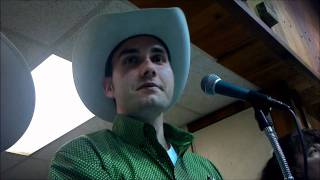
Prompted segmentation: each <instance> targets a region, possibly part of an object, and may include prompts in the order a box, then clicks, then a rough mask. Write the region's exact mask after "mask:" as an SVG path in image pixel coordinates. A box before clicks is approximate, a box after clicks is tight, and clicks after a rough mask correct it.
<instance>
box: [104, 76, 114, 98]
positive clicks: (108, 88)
mask: <svg viewBox="0 0 320 180" xmlns="http://www.w3.org/2000/svg"><path fill="white" fill-rule="evenodd" d="M103 88H104V94H105V95H106V96H107V97H109V98H114V92H113V86H112V78H111V77H106V78H104V81H103Z"/></svg>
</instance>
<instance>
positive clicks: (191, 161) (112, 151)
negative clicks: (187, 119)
mask: <svg viewBox="0 0 320 180" xmlns="http://www.w3.org/2000/svg"><path fill="white" fill-rule="evenodd" d="M164 134H165V138H166V140H167V142H168V143H169V144H171V145H172V146H173V148H174V149H175V151H176V152H177V155H178V160H177V162H176V164H175V166H174V165H173V164H172V162H171V160H170V158H169V156H168V154H167V152H166V150H165V149H164V148H163V147H162V146H161V145H160V144H159V143H158V141H157V138H156V131H155V129H154V128H153V127H152V126H150V125H148V124H144V123H142V122H140V121H137V120H135V119H132V118H129V117H126V116H122V115H117V116H116V118H115V120H114V124H113V128H112V131H110V130H102V131H98V132H95V133H92V134H88V135H85V136H81V137H79V138H77V139H75V140H73V141H71V142H69V143H68V144H66V145H64V146H63V147H62V148H61V149H60V150H59V151H58V152H57V153H56V154H55V157H54V158H53V160H52V164H51V167H50V172H49V178H50V179H183V180H186V179H216V180H220V179H222V177H221V175H220V174H219V172H218V170H217V169H216V168H215V166H214V165H213V164H212V163H211V162H210V161H209V160H207V159H205V158H203V157H201V156H199V155H196V154H194V153H191V152H189V151H187V150H188V148H189V147H190V145H191V143H192V139H193V136H192V135H191V134H190V133H188V132H185V131H182V130H180V129H178V128H175V127H173V126H171V125H169V124H164Z"/></svg>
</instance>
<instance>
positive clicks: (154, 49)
mask: <svg viewBox="0 0 320 180" xmlns="http://www.w3.org/2000/svg"><path fill="white" fill-rule="evenodd" d="M165 51H166V50H165V49H164V48H162V47H161V46H155V47H152V48H151V52H153V53H164V52H165Z"/></svg>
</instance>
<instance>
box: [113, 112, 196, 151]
mask: <svg viewBox="0 0 320 180" xmlns="http://www.w3.org/2000/svg"><path fill="white" fill-rule="evenodd" d="M163 128H164V135H165V138H166V140H167V143H170V144H171V145H172V146H173V147H174V149H175V151H176V152H177V154H178V155H179V156H180V155H182V154H183V153H184V152H185V151H186V150H187V149H188V148H189V147H190V145H191V143H192V140H193V135H192V134H191V133H188V132H186V131H183V130H181V129H179V128H176V127H173V126H171V125H169V124H167V123H164V126H163ZM112 131H113V132H114V133H115V134H116V135H118V136H120V137H121V139H123V140H124V141H126V142H128V143H130V144H133V145H136V146H139V145H141V144H144V143H145V142H146V138H151V139H152V140H154V141H156V131H155V129H154V128H153V126H151V125H149V124H146V123H143V122H141V121H139V120H137V119H134V118H132V117H128V116H125V115H119V114H118V115H116V117H115V119H114V121H113V127H112Z"/></svg>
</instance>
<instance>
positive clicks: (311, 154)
mask: <svg viewBox="0 0 320 180" xmlns="http://www.w3.org/2000/svg"><path fill="white" fill-rule="evenodd" d="M317 153H320V152H319V150H318V149H316V148H314V147H311V148H310V150H309V152H308V156H309V157H312V156H315V155H316V154H317Z"/></svg>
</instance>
